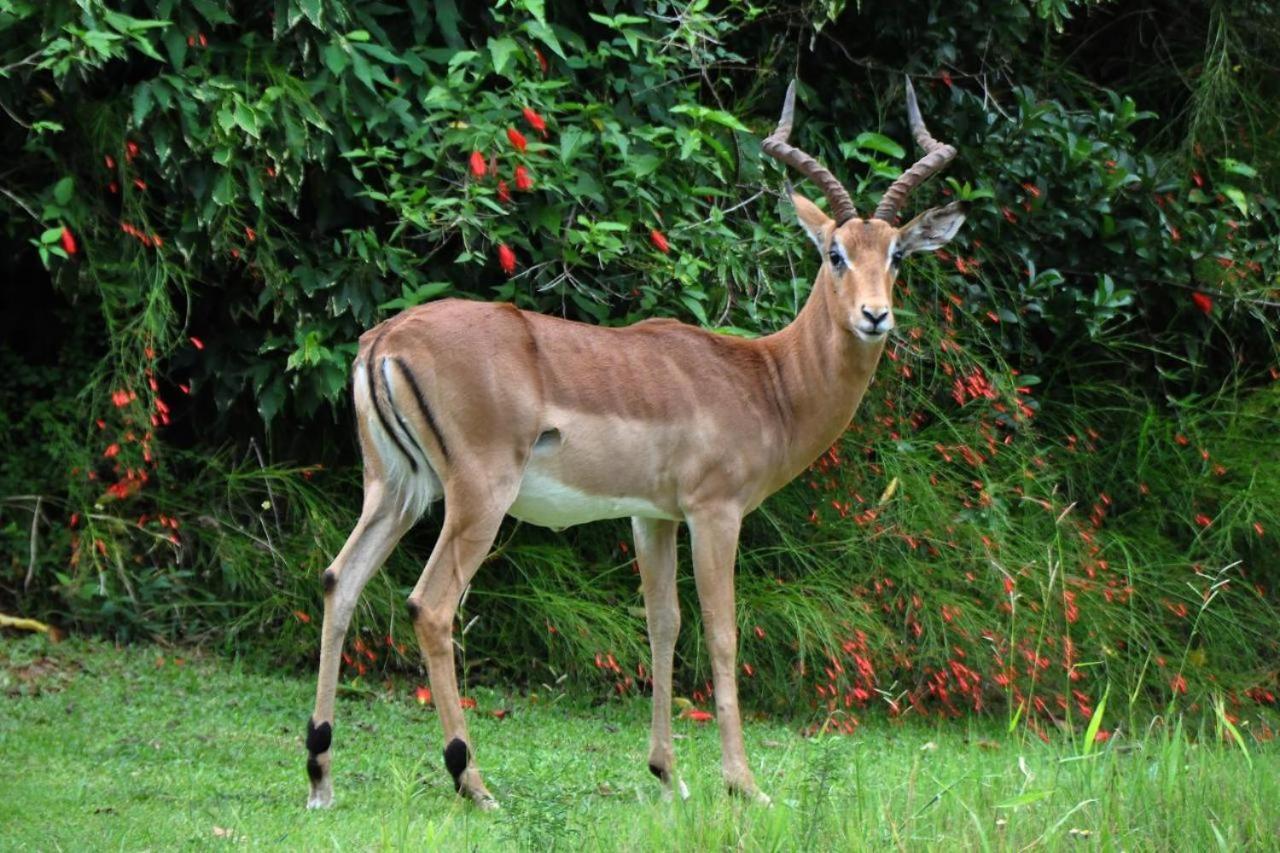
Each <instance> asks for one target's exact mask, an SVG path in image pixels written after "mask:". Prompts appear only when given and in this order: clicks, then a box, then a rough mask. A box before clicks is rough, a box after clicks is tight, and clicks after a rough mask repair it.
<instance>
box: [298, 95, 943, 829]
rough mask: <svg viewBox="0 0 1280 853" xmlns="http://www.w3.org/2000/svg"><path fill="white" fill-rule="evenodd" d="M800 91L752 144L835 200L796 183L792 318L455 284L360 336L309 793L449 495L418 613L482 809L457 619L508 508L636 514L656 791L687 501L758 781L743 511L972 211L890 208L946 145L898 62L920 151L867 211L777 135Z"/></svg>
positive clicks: (793, 468)
mask: <svg viewBox="0 0 1280 853" xmlns="http://www.w3.org/2000/svg"><path fill="white" fill-rule="evenodd" d="M794 109H795V84H794V83H792V85H791V87H790V88H789V89H788V90H787V97H786V102H785V105H784V107H783V110H782V119H781V121H780V122H779V123H778V127H777V130H775V131H774V133H773V135H771V136H770V137H769V138H768V139H766V140H765V142H764V144H763V150H764V151H765V152H766V153H768V154H769V155H770V156H772V157H775V158H777V159H778V160H781V161H782V162H784V163H787V164H789V165H791V166H794V167H795V168H796V169H798V170H799V171H800V172H802V173H803V174H804V175H806V176H807V177H809V178H810V179H811V180H813V181H814V182H815V183H817V184H818V185H819V186H820V187H821V188H822V191H823V192H824V194H825V195H826V197H827V201H828V202H829V203H830V207H831V214H832V217H834V218H830V217H828V216H827V215H826V214H824V213H823V212H822V211H821V210H819V209H818V207H817V206H816V205H814V204H813V203H812V202H810V201H809V200H808V199H806V198H803V197H802V196H799V195H795V194H793V195H792V201H793V202H794V204H795V208H796V213H797V214H798V216H799V218H800V224H801V225H803V226H804V229H805V231H806V232H807V233H808V235H809V237H810V238H811V239H812V240H813V242H814V243H815V244H816V245H817V247H818V252H819V255H820V257H821V258H822V261H823V262H822V267H821V269H820V270H819V272H818V277H817V279H816V280H815V282H814V284H813V291H812V293H811V295H810V296H809V299H808V302H807V303H806V304H805V306H804V309H803V310H802V311H801V312H800V314H799V315H798V316H797V317H796V319H795V321H794V322H792V323H791V324H790V325H789V326H787V327H786V328H785V329H783V330H782V331H780V332H777V333H775V334H772V335H769V336H767V337H763V338H759V339H756V340H744V339H741V338H735V337H725V336H721V335H716V334H713V333H711V332H708V331H706V330H704V329H699V328H695V327H693V326H687V325H684V324H683V323H678V322H676V321H674V320H647V321H645V322H642V323H638V324H636V325H634V326H629V327H627V328H600V327H596V326H589V325H585V324H582V323H574V322H570V321H568V320H562V319H559V318H556V317H548V316H544V315H541V314H533V313H530V312H527V311H521V310H519V309H517V308H515V307H514V306H512V305H507V304H494V303H487V302H466V301H459V300H452V299H451V300H445V301H441V302H436V303H433V304H431V305H427V306H422V307H419V308H414V309H412V310H409V311H405V312H404V313H402V314H400V315H398V316H396V317H393V318H392V319H390V320H388V321H386V322H385V323H382V324H380V325H378V326H376V327H375V328H373V329H371V330H369V331H368V332H366V333H365V334H364V335H363V336H361V338H360V351H359V355H358V356H357V358H356V361H355V366H354V378H353V383H352V384H353V391H354V396H355V410H356V416H357V419H358V424H359V434H360V446H361V450H362V452H363V454H364V506H363V508H362V510H361V513H360V520H359V522H358V523H357V524H356V527H355V530H354V531H352V533H351V536H350V538H348V539H347V542H346V544H345V545H344V546H343V548H342V551H341V553H339V554H338V556H337V558H336V559H335V560H334V561H333V564H332V565H331V566H329V568H328V569H326V570H325V572H324V576H323V577H324V590H325V599H324V628H323V635H322V640H321V646H320V675H319V683H318V685H317V687H316V704H315V713H314V714H313V715H312V718H311V720H310V722H309V723H308V726H307V749H308V752H309V757H308V760H307V772H308V774H309V776H310V778H311V797H310V800H309V802H308V805H309V806H311V807H320V806H327V805H329V804H330V802H331V801H332V799H333V781H332V775H331V770H330V754H329V746H330V743H331V740H332V732H333V729H332V720H333V704H334V690H335V687H336V683H337V679H338V662H339V657H340V654H341V651H342V643H343V638H344V636H345V634H346V630H347V625H348V623H349V622H350V619H351V613H352V610H353V609H354V608H355V604H356V599H357V597H358V596H359V595H360V591H361V589H363V587H364V585H365V583H366V581H368V580H369V577H370V576H371V575H372V574H373V573H374V572H375V571H376V570H377V569H378V567H379V566H380V565H382V563H383V561H384V560H385V559H386V557H387V555H388V553H389V552H390V551H391V549H392V548H393V547H394V546H395V544H396V542H397V541H399V539H400V537H401V536H402V535H403V534H404V533H405V531H407V530H408V529H409V528H410V526H412V525H413V523H414V522H415V521H416V520H417V519H418V518H419V517H420V516H421V515H422V513H423V512H424V511H425V510H426V509H427V507H428V506H429V505H430V504H431V503H432V502H433V501H434V500H436V499H437V498H439V497H441V496H443V497H444V520H443V523H442V526H441V529H440V538H439V540H438V541H437V542H436V545H435V548H434V550H433V551H432V553H431V558H430V559H429V560H428V561H427V566H426V569H425V570H424V571H423V573H422V577H421V579H419V581H418V583H417V586H415V587H414V589H413V592H412V594H410V596H409V612H410V614H411V616H412V620H413V628H414V631H415V633H416V634H417V637H418V643H419V645H420V647H421V649H422V654H423V656H424V657H425V658H426V662H427V669H428V672H429V676H430V679H431V689H432V692H433V694H434V697H435V706H436V708H437V709H438V711H439V715H440V723H441V725H442V726H443V728H444V745H445V746H444V763H445V767H446V768H447V769H448V770H449V773H450V774H452V776H453V782H454V786H455V788H456V789H457V791H458V793H460V794H464V795H466V796H468V797H470V798H471V799H472V800H473V801H474V802H475V803H476V804H477V805H478V806H480V807H482V808H493V807H496V805H497V803H496V801H495V800H494V799H493V797H492V796H491V795H490V794H489V791H488V790H487V789H486V788H485V785H484V782H483V781H482V780H481V778H480V771H479V770H478V769H477V767H476V765H475V762H474V757H473V753H472V748H471V741H470V740H469V739H468V737H467V724H466V720H465V718H464V716H463V714H462V709H461V707H460V705H459V702H458V687H457V682H456V680H455V673H454V654H453V642H452V636H451V635H452V629H453V620H454V614H455V610H456V609H457V605H458V599H459V597H460V595H461V594H462V591H463V590H464V589H465V587H466V586H467V584H468V583H470V582H471V579H472V577H473V576H474V575H475V573H476V570H477V569H478V568H479V567H480V563H481V561H482V560H483V559H484V557H485V555H486V554H487V553H488V551H489V548H490V546H491V545H492V544H493V540H494V536H495V535H496V534H497V532H498V526H499V524H500V523H501V522H502V519H503V516H505V515H512V516H515V517H516V518H519V519H523V520H525V521H528V522H531V523H533V524H540V525H546V526H548V527H555V528H560V527H567V526H569V525H572V524H581V523H583V522H586V521H595V520H597V519H604V518H619V517H623V516H630V517H631V519H632V529H633V531H634V533H635V546H636V555H637V557H638V559H639V564H640V575H641V581H642V585H643V589H644V602H645V613H646V616H647V618H648V627H649V643H650V648H651V650H652V653H653V666H652V670H653V728H652V734H651V736H650V744H649V769H650V770H651V771H652V772H653V774H654V775H655V776H657V777H658V779H659V780H661V782H662V784H663V785H664V786H666V787H667V789H668V790H670V787H671V786H672V784H673V783H674V782H676V777H675V769H674V768H675V764H674V760H675V756H674V751H673V748H672V738H671V667H672V656H673V651H674V648H675V641H676V632H677V631H678V630H679V627H680V610H679V606H678V603H677V599H676V529H677V527H678V525H679V524H680V522H682V521H683V522H685V523H686V524H687V525H688V526H689V531H690V536H691V540H692V552H693V573H694V579H695V581H696V586H697V590H698V598H699V601H700V602H701V606H702V614H703V622H704V623H705V626H706V632H707V648H708V649H709V652H710V656H711V666H712V672H713V679H714V684H715V700H716V716H717V719H718V722H719V726H720V744H721V750H722V760H723V770H724V779H725V783H726V784H727V785H728V787H729V789H730V790H732V791H735V792H737V793H741V794H745V795H747V796H749V797H754V798H757V799H760V800H766V799H767V798H766V797H764V795H763V794H761V793H760V792H759V790H758V789H757V788H756V784H755V781H754V780H753V778H752V776H751V770H750V768H749V767H748V765H747V756H746V752H745V751H744V749H743V744H742V723H741V721H740V719H739V715H738V690H737V683H736V679H735V661H734V658H735V656H736V653H737V647H738V642H737V628H736V620H735V617H734V600H733V571H734V561H735V552H736V550H737V545H738V530H739V526H740V525H741V523H742V518H743V516H745V515H746V514H747V513H749V512H751V511H752V510H754V509H755V508H756V507H757V506H759V505H760V503H761V501H763V500H764V499H765V498H766V497H768V496H769V495H771V494H772V493H773V492H775V491H777V490H778V489H780V488H781V487H782V486H784V485H785V484H786V483H788V482H789V481H790V480H791V479H792V478H794V477H795V476H796V475H798V474H799V473H800V472H801V471H803V470H804V469H805V468H806V467H807V466H808V465H809V464H810V463H811V462H812V461H813V460H814V459H815V458H817V457H818V455H819V454H821V453H822V452H823V451H825V450H826V449H827V448H828V447H829V446H830V445H831V444H832V443H833V442H834V441H835V440H836V439H837V438H839V436H840V434H841V433H842V432H843V431H844V429H845V427H846V426H847V425H848V423H849V421H850V419H851V418H852V417H853V413H854V410H855V409H857V407H858V402H859V401H860V400H861V399H862V394H863V392H864V391H865V390H866V388H867V383H868V382H870V381H871V376H872V372H873V371H874V370H875V366H876V362H877V361H879V359H880V353H881V350H883V348H884V342H885V338H886V336H887V335H888V333H889V331H890V330H891V329H892V328H893V310H892V300H891V291H892V288H893V282H894V278H895V277H896V275H897V272H898V264H899V262H900V261H901V260H902V258H903V257H904V256H905V255H909V254H912V253H913V252H923V251H928V250H931V249H936V248H938V247H939V246H942V245H943V244H945V243H946V242H947V241H948V240H950V239H951V238H952V237H953V236H954V235H955V233H956V231H957V230H958V229H959V227H960V225H961V223H962V222H963V221H964V216H965V208H964V206H963V205H962V204H960V203H955V204H950V205H947V206H946V207H942V208H936V209H933V210H929V211H927V212H925V213H922V214H921V215H919V216H917V217H916V218H915V219H913V220H911V222H909V223H907V224H906V225H904V226H902V227H900V228H899V227H895V226H894V225H893V220H894V218H895V216H896V214H897V212H898V209H899V208H900V207H901V205H902V203H903V201H905V199H906V196H907V194H908V193H909V192H910V191H911V190H912V189H914V188H915V187H916V186H917V185H918V184H920V182H921V181H923V180H925V179H926V178H927V177H929V176H930V175H931V174H933V173H934V172H936V171H938V170H939V169H941V168H942V167H943V166H945V165H946V164H947V162H949V161H950V160H951V158H953V157H954V156H955V149H954V148H952V147H951V146H949V145H944V144H942V143H939V142H937V141H936V140H934V139H933V138H932V137H931V136H929V133H928V131H927V130H926V129H925V127H924V123H923V122H922V120H921V118H920V112H919V108H918V107H917V105H916V99H915V93H914V92H913V91H912V88H911V84H910V81H908V82H907V110H908V115H909V118H910V122H911V127H912V132H913V134H914V135H915V138H916V141H917V142H918V143H919V144H920V145H921V147H922V148H924V150H925V152H926V153H925V156H924V157H923V158H921V159H920V160H919V161H918V162H917V163H916V164H915V165H913V166H912V167H911V168H910V169H908V170H907V171H906V172H904V173H903V174H902V176H901V177H899V178H898V179H897V181H896V182H894V184H893V186H891V187H890V188H889V190H888V191H887V192H886V193H885V194H884V197H883V199H882V201H881V202H880V205H879V206H878V207H877V208H876V211H875V214H874V215H873V216H872V217H871V218H870V219H860V218H857V217H856V215H855V213H854V207H853V203H852V201H851V200H850V198H849V194H848V192H846V190H845V189H844V187H842V186H841V185H840V183H839V181H837V180H836V178H835V177H834V176H833V175H832V174H831V172H829V171H828V170H827V169H825V168H823V167H822V166H821V165H820V164H819V163H818V162H817V161H816V160H814V159H813V158H812V157H810V156H809V155H807V154H805V153H804V152H803V151H800V150H798V149H796V148H793V147H792V146H790V145H788V144H787V137H788V135H789V134H790V131H791V122H792V114H793V112H794ZM680 788H681V791H682V792H683V790H684V787H683V784H680Z"/></svg>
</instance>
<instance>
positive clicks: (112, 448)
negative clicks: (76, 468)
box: [102, 444, 120, 459]
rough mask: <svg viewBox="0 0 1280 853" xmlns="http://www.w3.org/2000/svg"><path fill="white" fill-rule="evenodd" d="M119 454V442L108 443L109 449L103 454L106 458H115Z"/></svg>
mask: <svg viewBox="0 0 1280 853" xmlns="http://www.w3.org/2000/svg"><path fill="white" fill-rule="evenodd" d="M119 455H120V445H118V444H109V445H107V449H106V450H104V451H102V456H103V458H104V459H114V458H116V457H117V456H119Z"/></svg>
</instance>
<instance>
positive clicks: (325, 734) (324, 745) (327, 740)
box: [307, 720, 333, 757]
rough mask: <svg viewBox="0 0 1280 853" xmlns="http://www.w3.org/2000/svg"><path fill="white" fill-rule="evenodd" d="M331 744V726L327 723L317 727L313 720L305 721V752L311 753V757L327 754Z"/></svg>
mask: <svg viewBox="0 0 1280 853" xmlns="http://www.w3.org/2000/svg"><path fill="white" fill-rule="evenodd" d="M331 743H333V726H331V725H329V724H328V723H321V724H320V725H318V726H317V725H316V721H315V720H307V752H309V753H311V755H312V757H315V756H317V755H319V754H320V753H322V752H328V751H329V745H330V744H331Z"/></svg>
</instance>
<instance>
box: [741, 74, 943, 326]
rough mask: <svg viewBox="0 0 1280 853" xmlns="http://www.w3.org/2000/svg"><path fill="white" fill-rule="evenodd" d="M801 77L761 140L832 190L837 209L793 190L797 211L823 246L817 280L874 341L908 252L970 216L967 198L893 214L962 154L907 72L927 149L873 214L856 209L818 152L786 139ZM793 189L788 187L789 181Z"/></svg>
mask: <svg viewBox="0 0 1280 853" xmlns="http://www.w3.org/2000/svg"><path fill="white" fill-rule="evenodd" d="M795 101H796V84H795V82H794V81H793V82H792V83H791V85H790V86H789V87H788V88H787V98H786V102H785V103H784V105H783V108H782V118H781V119H780V120H779V122H778V127H777V129H776V130H775V131H774V132H773V133H772V135H770V136H769V137H768V138H767V139H766V140H765V141H764V143H763V144H762V146H761V148H762V150H763V151H764V152H765V153H766V154H769V155H770V156H772V157H775V158H777V159H778V160H781V161H782V162H784V163H786V164H788V165H790V166H794V167H795V168H796V169H798V170H799V171H800V172H801V173H803V174H804V175H805V176H807V177H808V178H809V179H810V180H812V181H813V182H814V183H816V184H817V185H818V186H819V187H820V188H821V189H822V191H823V193H824V194H825V195H826V197H827V202H828V203H829V204H830V207H831V214H830V215H828V214H826V213H824V212H822V210H821V209H819V208H818V206H817V205H815V204H814V203H813V202H811V201H809V199H807V198H805V197H804V196H802V195H799V194H798V193H796V192H794V191H791V200H792V202H793V203H794V204H795V208H796V215H797V216H798V217H799V219H800V224H801V225H802V226H804V229H805V231H806V232H807V233H808V234H809V238H810V239H812V240H813V243H814V245H815V246H817V247H818V253H819V255H820V256H821V258H822V265H823V268H822V272H821V273H819V275H818V282H817V284H815V287H829V288H831V295H832V296H833V297H834V298H835V304H836V305H837V306H838V309H837V311H838V317H837V319H838V320H839V322H840V323H841V325H843V326H844V327H845V328H847V329H848V330H849V331H850V332H852V333H853V334H855V335H856V336H857V337H858V338H860V339H861V340H863V341H866V342H868V343H877V342H879V341H882V340H884V338H885V336H886V335H887V334H888V333H889V331H890V330H891V329H893V283H894V281H895V280H896V279H897V277H898V268H899V265H900V264H901V263H902V259H903V258H905V257H906V256H907V255H911V254H914V253H916V252H929V251H932V250H934V249H937V248H940V247H942V246H944V245H945V244H946V243H947V242H948V241H949V240H950V239H951V238H952V237H954V236H955V234H956V232H957V231H959V230H960V226H961V224H963V223H964V218H965V213H966V211H967V209H968V204H967V203H966V202H953V203H952V204H948V205H946V206H944V207H935V208H932V209H930V210H926V211H925V212H924V213H922V214H920V215H919V216H917V217H916V218H915V219H912V220H911V221H910V222H908V223H907V224H906V225H903V226H900V227H895V226H894V225H893V220H894V219H895V218H896V216H897V214H898V211H899V209H900V208H901V207H902V204H903V202H904V201H906V198H907V195H908V194H909V193H910V192H911V191H912V190H913V189H915V188H916V187H917V186H919V185H920V184H921V183H922V182H924V181H925V180H926V179H927V178H929V177H930V176H931V175H933V174H934V173H935V172H938V171H939V170H941V169H942V168H943V167H944V166H946V165H947V163H949V162H950V161H951V159H952V158H953V157H955V156H956V150H955V148H953V147H951V146H950V145H946V144H944V143H941V142H938V141H937V140H936V139H934V138H933V137H932V136H930V135H929V131H928V130H927V129H925V126H924V121H923V120H922V119H921V117H920V107H919V106H918V105H917V103H916V93H915V89H914V88H912V86H911V81H910V80H909V79H908V80H907V116H908V119H909V120H910V123H911V132H912V135H914V136H915V139H916V142H917V143H918V144H919V145H920V147H921V148H923V149H924V151H925V155H924V156H923V157H921V158H920V160H918V161H917V162H916V163H915V165H913V166H912V167H911V168H910V169H907V170H906V171H905V172H903V173H902V175H901V176H900V177H899V178H898V179H897V180H896V181H894V183H893V185H892V186H891V187H889V189H888V190H886V191H885V194H884V196H883V197H882V198H881V199H880V204H879V205H878V206H877V207H876V209H875V213H873V214H872V215H871V217H870V218H867V219H862V218H860V217H859V216H858V215H857V212H856V211H855V210H854V207H853V201H852V200H851V199H850V198H849V193H848V191H847V190H845V188H844V187H843V186H842V185H841V184H840V182H839V181H838V180H836V178H835V176H834V175H832V174H831V172H830V170H828V169H827V168H826V167H824V166H823V165H822V164H820V163H819V162H818V161H817V160H815V159H813V157H811V156H809V155H808V154H806V153H804V152H803V151H801V150H800V149H798V148H794V147H792V146H791V145H788V144H787V137H788V136H789V135H790V133H791V123H792V120H793V116H794V114H795ZM788 189H790V188H788Z"/></svg>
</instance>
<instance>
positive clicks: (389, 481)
mask: <svg viewBox="0 0 1280 853" xmlns="http://www.w3.org/2000/svg"><path fill="white" fill-rule="evenodd" d="M351 385H352V396H353V397H354V399H355V406H356V415H357V418H358V419H359V425H360V438H361V448H362V451H363V454H364V465H365V473H366V477H368V476H369V475H372V476H373V477H374V478H375V479H377V480H380V481H382V483H384V484H385V487H386V488H387V490H388V491H389V492H390V493H391V494H392V495H393V496H395V499H396V504H397V505H398V506H399V507H400V511H401V513H402V514H403V515H404V516H406V517H408V518H409V519H410V520H416V519H418V518H420V517H421V516H422V514H423V513H424V512H426V511H427V508H428V507H429V506H430V505H431V503H432V502H433V501H435V500H436V499H437V498H439V497H440V495H441V493H442V490H441V485H440V475H439V473H437V472H438V471H439V470H440V466H441V465H442V464H443V463H445V462H447V460H448V450H447V449H446V448H445V446H444V442H443V441H442V440H441V438H440V432H439V429H438V427H437V426H436V423H435V419H434V418H433V417H432V414H431V409H430V408H429V407H428V405H427V399H426V397H425V396H424V395H423V393H422V387H421V385H420V384H419V382H418V380H417V379H415V378H414V375H413V371H412V370H411V369H410V367H409V366H408V365H407V364H406V363H405V362H404V360H403V359H401V358H399V357H398V356H395V355H382V354H380V353H378V352H377V341H376V340H375V341H374V344H373V346H371V347H370V348H369V351H368V353H362V354H361V356H360V357H359V358H358V359H357V360H356V363H355V366H354V368H353V370H352V381H351Z"/></svg>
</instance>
